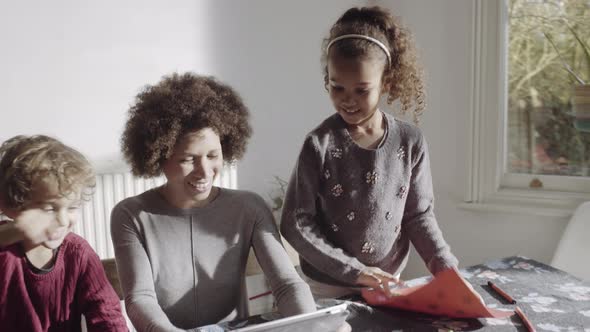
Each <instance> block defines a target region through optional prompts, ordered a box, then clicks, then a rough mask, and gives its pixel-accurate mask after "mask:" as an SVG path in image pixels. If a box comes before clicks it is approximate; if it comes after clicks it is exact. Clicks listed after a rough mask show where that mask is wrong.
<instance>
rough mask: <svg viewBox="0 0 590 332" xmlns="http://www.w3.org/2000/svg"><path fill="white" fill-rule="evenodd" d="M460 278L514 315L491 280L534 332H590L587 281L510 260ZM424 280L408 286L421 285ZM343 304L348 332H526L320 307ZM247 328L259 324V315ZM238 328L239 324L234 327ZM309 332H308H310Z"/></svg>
mask: <svg viewBox="0 0 590 332" xmlns="http://www.w3.org/2000/svg"><path fill="white" fill-rule="evenodd" d="M461 274H462V276H463V277H464V278H465V279H466V280H467V281H469V282H470V283H471V284H472V285H473V287H474V288H475V290H476V291H477V292H478V293H479V294H481V296H482V297H483V299H484V301H485V303H486V305H487V306H488V307H491V308H498V309H500V308H504V309H509V310H514V308H515V305H512V304H510V303H508V301H506V300H505V299H504V298H502V297H500V296H499V295H498V294H497V293H496V292H494V291H493V290H491V289H490V287H489V286H488V285H487V282H488V281H492V282H493V283H495V284H496V285H498V286H499V287H500V288H502V289H503V290H504V291H505V292H506V293H508V294H510V295H511V296H512V297H513V298H514V299H515V300H516V301H517V304H516V305H518V306H519V307H520V308H521V309H522V310H523V311H524V312H525V314H526V315H527V317H528V318H529V320H530V321H531V322H532V324H533V326H534V327H535V329H536V330H537V331H555V332H561V331H568V332H573V331H582V332H590V282H587V281H582V280H580V279H578V278H575V277H574V276H572V275H570V274H568V273H566V272H563V271H560V270H557V269H555V268H553V267H550V266H548V265H545V264H542V263H539V262H537V261H535V260H532V259H528V258H526V257H521V256H514V257H507V258H503V259H499V260H493V261H489V262H486V263H484V264H479V265H475V266H470V267H467V268H465V269H461ZM428 278H430V277H423V278H418V279H414V280H411V281H409V283H411V284H417V283H422V282H426V281H427V280H428ZM342 302H347V303H348V304H349V309H350V312H351V313H350V315H349V317H348V319H347V321H348V322H349V324H350V325H351V326H352V328H353V331H354V332H357V331H360V332H365V331H367V332H382V331H383V332H385V331H387V332H390V331H437V332H439V331H449V330H452V331H477V330H481V331H526V328H525V326H524V325H523V324H522V321H521V320H520V319H519V318H518V316H516V315H514V316H512V317H509V318H505V319H492V318H481V319H450V318H444V317H436V316H430V315H426V314H420V313H414V312H408V311H402V310H396V309H389V308H378V307H370V306H368V305H367V304H366V303H365V302H364V301H363V299H362V298H361V297H360V296H353V297H348V298H343V299H336V300H326V301H321V302H319V303H318V304H319V305H320V306H328V305H335V304H339V303H342ZM248 321H249V322H248V323H260V322H261V318H260V316H256V317H252V318H251V319H249V320H248ZM240 325H241V326H244V324H240ZM310 332H312V331H310Z"/></svg>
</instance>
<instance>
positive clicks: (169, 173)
mask: <svg viewBox="0 0 590 332" xmlns="http://www.w3.org/2000/svg"><path fill="white" fill-rule="evenodd" d="M222 167H223V154H222V151H221V142H220V140H219V135H217V134H216V133H215V132H214V131H213V129H211V128H205V129H201V130H199V131H196V132H192V133H188V134H186V135H185V136H184V137H183V138H182V139H181V140H180V142H179V143H178V144H176V146H175V147H174V152H173V153H172V156H170V158H168V160H166V162H164V165H163V167H162V168H163V171H164V175H165V176H166V179H167V180H168V182H167V183H166V188H167V189H168V190H169V194H172V196H173V197H168V198H169V199H172V200H173V201H174V202H176V203H177V205H178V206H181V207H187V208H188V207H193V206H199V205H200V204H202V203H203V202H207V200H208V199H209V195H210V194H211V189H212V188H213V180H215V178H216V177H217V175H218V174H219V172H220V171H221V168H222Z"/></svg>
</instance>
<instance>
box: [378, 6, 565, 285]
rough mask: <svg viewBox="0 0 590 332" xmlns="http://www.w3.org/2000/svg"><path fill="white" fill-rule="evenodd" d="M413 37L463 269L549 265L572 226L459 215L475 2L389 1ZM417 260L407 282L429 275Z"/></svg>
mask: <svg viewBox="0 0 590 332" xmlns="http://www.w3.org/2000/svg"><path fill="white" fill-rule="evenodd" d="M379 3H380V4H381V5H383V6H386V7H389V8H391V9H392V10H395V11H396V13H397V15H399V16H401V17H402V18H403V20H404V22H405V23H406V25H408V26H409V27H410V28H411V30H412V31H413V32H414V35H415V39H416V42H417V44H418V47H419V49H420V52H421V58H422V63H423V65H424V67H425V69H426V72H427V88H428V96H427V103H428V107H427V111H426V113H425V115H424V117H423V122H422V125H421V126H422V128H423V131H424V133H425V135H426V138H427V139H428V142H429V147H430V157H431V167H432V176H433V181H434V192H435V198H436V199H435V204H436V205H435V212H436V214H437V217H438V220H439V224H440V225H441V228H442V229H443V232H444V235H445V238H446V240H447V241H448V242H449V243H450V244H451V248H452V250H453V252H454V253H455V254H456V255H457V256H458V258H459V260H460V261H461V265H462V266H467V265H472V264H476V263H479V262H482V261H484V260H487V259H492V258H498V257H504V256H511V255H516V254H518V255H524V256H527V257H530V258H534V259H537V260H539V261H542V262H549V261H550V260H551V257H552V255H553V252H554V250H555V248H556V246H557V241H558V240H559V238H560V236H561V234H562V232H563V228H564V227H565V224H566V220H565V219H557V218H551V217H540V216H529V215H519V214H510V213H492V212H472V211H466V210H462V209H460V208H458V205H459V204H460V203H461V202H462V200H463V197H464V193H465V188H466V186H467V174H468V171H467V158H468V156H467V150H468V148H467V143H468V141H469V140H470V139H471V137H470V135H469V132H468V128H469V126H468V123H469V112H470V107H471V105H470V98H471V96H470V92H471V89H472V86H471V83H470V79H471V74H472V72H471V70H472V68H471V63H470V61H471V60H470V59H471V52H472V45H471V31H472V25H473V23H472V19H473V15H472V11H473V6H474V1H471V0H447V1H428V0H418V1H416V0H413V1H409V0H407V1H406V0H385V1H379ZM416 256H417V255H413V257H412V259H411V261H410V263H409V264H408V268H407V269H406V271H405V272H406V273H405V275H406V276H415V275H422V274H425V273H427V271H426V269H425V268H424V264H423V262H422V261H421V259H420V258H417V257H416Z"/></svg>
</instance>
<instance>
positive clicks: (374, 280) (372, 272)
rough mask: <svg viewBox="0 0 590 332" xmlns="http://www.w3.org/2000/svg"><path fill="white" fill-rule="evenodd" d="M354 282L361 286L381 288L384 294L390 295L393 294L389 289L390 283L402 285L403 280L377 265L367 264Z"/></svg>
mask: <svg viewBox="0 0 590 332" xmlns="http://www.w3.org/2000/svg"><path fill="white" fill-rule="evenodd" d="M356 283H357V284H359V285H362V286H367V287H371V288H374V289H381V290H382V291H383V293H385V295H387V296H389V297H391V296H394V295H395V294H394V293H393V292H392V291H391V288H390V286H389V285H390V283H393V284H394V285H403V282H402V281H400V280H399V279H398V278H396V277H394V276H393V275H392V274H390V273H387V272H385V271H383V270H381V269H380V268H378V267H374V266H368V267H367V268H365V269H364V270H363V271H362V272H361V274H360V275H359V277H358V279H357V280H356Z"/></svg>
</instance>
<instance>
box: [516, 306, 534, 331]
mask: <svg viewBox="0 0 590 332" xmlns="http://www.w3.org/2000/svg"><path fill="white" fill-rule="evenodd" d="M514 312H516V314H517V315H518V317H520V319H521V320H522V322H523V323H524V326H525V327H526V329H527V330H528V331H529V332H536V330H535V328H534V327H533V324H531V321H530V320H529V319H528V318H527V317H526V315H525V314H524V312H522V310H520V308H519V307H516V309H514Z"/></svg>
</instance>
